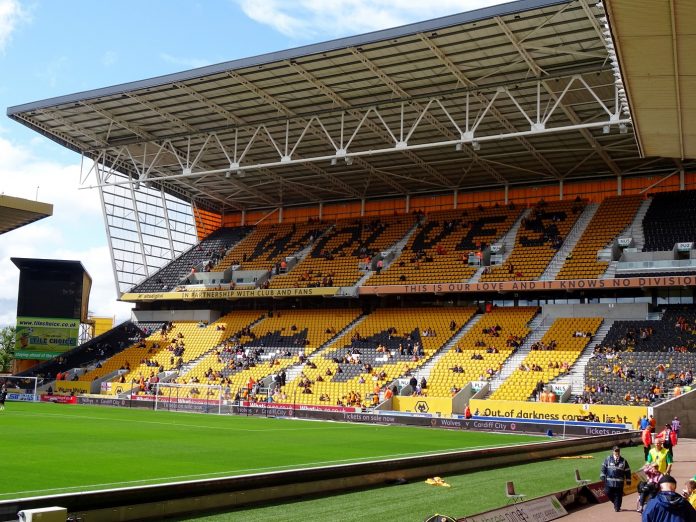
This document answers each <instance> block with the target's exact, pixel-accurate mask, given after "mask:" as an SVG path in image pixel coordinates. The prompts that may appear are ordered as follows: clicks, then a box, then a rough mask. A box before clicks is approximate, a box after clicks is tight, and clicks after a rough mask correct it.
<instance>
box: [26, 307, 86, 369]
mask: <svg viewBox="0 0 696 522" xmlns="http://www.w3.org/2000/svg"><path fill="white" fill-rule="evenodd" d="M79 331H80V320H79V319H60V318H46V317H17V341H16V345H15V357H16V358H17V359H36V360H48V359H53V358H54V357H56V356H57V355H60V354H61V353H63V352H66V351H68V350H71V349H73V348H75V347H76V346H77V338H78V334H79Z"/></svg>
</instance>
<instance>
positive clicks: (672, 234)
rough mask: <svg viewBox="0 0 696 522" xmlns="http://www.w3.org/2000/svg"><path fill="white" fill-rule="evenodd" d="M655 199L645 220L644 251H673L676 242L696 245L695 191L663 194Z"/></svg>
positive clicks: (657, 195)
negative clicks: (693, 242)
mask: <svg viewBox="0 0 696 522" xmlns="http://www.w3.org/2000/svg"><path fill="white" fill-rule="evenodd" d="M652 197H653V201H652V203H651V204H650V208H649V209H648V212H647V214H645V217H644V218H643V232H644V233H645V246H644V247H643V250H644V251H646V252H655V251H662V250H672V249H673V248H674V244H675V243H681V242H689V241H695V242H696V219H694V216H696V190H685V191H681V192H663V193H660V194H654V195H653V196H652Z"/></svg>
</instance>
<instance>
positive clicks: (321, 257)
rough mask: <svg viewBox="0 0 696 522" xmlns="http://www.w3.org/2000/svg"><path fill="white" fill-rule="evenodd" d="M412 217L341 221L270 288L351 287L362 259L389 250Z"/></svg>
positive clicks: (358, 271) (272, 283) (400, 237)
mask: <svg viewBox="0 0 696 522" xmlns="http://www.w3.org/2000/svg"><path fill="white" fill-rule="evenodd" d="M413 223H414V218H413V216H411V215H406V214H404V215H399V216H390V217H380V218H376V217H369V218H360V219H346V220H341V221H338V222H337V223H336V225H334V227H333V228H332V229H331V230H329V231H328V232H326V233H325V234H324V235H323V236H321V237H320V238H319V239H317V240H316V241H315V243H314V246H313V247H312V251H311V252H310V254H309V255H308V256H307V257H306V258H305V259H303V260H302V261H301V262H300V263H299V264H298V265H297V266H295V267H294V268H293V269H292V271H291V272H290V273H289V274H285V275H283V274H281V275H279V276H276V277H274V278H273V279H272V280H271V284H270V287H271V288H288V287H293V288H298V287H311V286H352V285H354V284H355V283H357V282H358V280H359V279H360V278H361V277H362V276H363V274H364V272H363V271H361V269H360V268H361V266H363V265H365V263H364V261H363V259H365V258H366V257H370V258H372V257H373V256H374V255H376V254H379V253H380V252H382V251H384V250H387V249H389V248H390V247H391V246H392V245H393V244H394V243H396V242H397V241H399V240H400V239H402V238H403V237H404V236H405V235H406V233H407V232H408V231H409V229H410V228H411V227H412V226H413Z"/></svg>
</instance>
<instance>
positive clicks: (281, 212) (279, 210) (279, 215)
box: [278, 207, 283, 223]
mask: <svg viewBox="0 0 696 522" xmlns="http://www.w3.org/2000/svg"><path fill="white" fill-rule="evenodd" d="M282 222H283V207H278V223H282Z"/></svg>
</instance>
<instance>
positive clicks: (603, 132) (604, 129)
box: [602, 125, 610, 134]
mask: <svg viewBox="0 0 696 522" xmlns="http://www.w3.org/2000/svg"><path fill="white" fill-rule="evenodd" d="M609 130H610V128H609V125H605V126H604V127H602V134H609Z"/></svg>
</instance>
